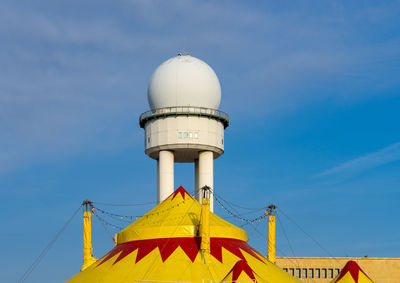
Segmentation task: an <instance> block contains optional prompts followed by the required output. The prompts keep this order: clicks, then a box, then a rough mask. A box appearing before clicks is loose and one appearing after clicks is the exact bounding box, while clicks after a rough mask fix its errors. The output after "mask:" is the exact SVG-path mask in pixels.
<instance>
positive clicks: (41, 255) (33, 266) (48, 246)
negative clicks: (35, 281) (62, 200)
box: [18, 205, 82, 283]
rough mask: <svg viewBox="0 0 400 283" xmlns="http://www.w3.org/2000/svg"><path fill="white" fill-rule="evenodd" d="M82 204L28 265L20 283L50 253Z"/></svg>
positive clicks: (20, 282)
mask: <svg viewBox="0 0 400 283" xmlns="http://www.w3.org/2000/svg"><path fill="white" fill-rule="evenodd" d="M81 207H82V205H80V206H79V207H78V209H77V210H76V211H75V212H74V213H73V214H72V216H71V217H70V218H69V219H68V221H67V222H66V223H65V224H64V226H62V228H61V230H60V231H58V233H57V234H56V235H55V236H54V238H53V239H52V240H51V241H50V242H49V243H48V244H47V246H46V247H45V248H44V249H43V250H42V252H41V253H40V255H39V256H38V257H37V258H36V260H35V261H34V262H33V263H32V264H31V265H30V266H29V267H28V269H27V270H26V271H25V273H24V274H23V275H22V277H21V278H20V279H19V280H18V282H19V283H22V282H24V281H25V280H26V279H27V278H28V277H29V275H30V274H31V273H32V272H33V270H34V269H35V268H36V267H37V266H38V264H39V263H40V261H41V260H42V259H43V258H44V256H45V255H46V254H47V253H48V251H49V250H50V249H51V247H52V246H53V244H54V243H55V242H56V241H57V239H58V238H59V237H60V236H61V234H62V233H63V232H64V230H65V229H66V228H67V226H68V224H69V223H71V221H72V219H73V218H74V217H75V215H76V214H77V213H78V212H79V210H80V209H81Z"/></svg>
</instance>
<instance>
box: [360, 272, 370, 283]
mask: <svg viewBox="0 0 400 283" xmlns="http://www.w3.org/2000/svg"><path fill="white" fill-rule="evenodd" d="M358 283H373V281H372V280H371V279H369V278H368V277H367V276H365V275H364V273H362V272H360V274H359V275H358Z"/></svg>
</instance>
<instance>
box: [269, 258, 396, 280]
mask: <svg viewBox="0 0 400 283" xmlns="http://www.w3.org/2000/svg"><path fill="white" fill-rule="evenodd" d="M349 260H354V261H355V262H357V263H358V265H359V266H360V267H361V269H362V270H363V271H364V272H365V273H366V274H367V275H368V276H369V277H370V278H371V279H372V281H374V282H377V283H389V282H390V283H400V258H378V257H335V258H328V257H277V258H276V265H277V266H279V267H280V268H282V269H283V270H284V271H286V272H288V273H290V274H293V276H295V277H297V278H299V279H300V280H301V281H302V282H305V283H308V282H310V283H311V282H315V283H323V282H324V283H325V282H330V281H332V279H333V278H334V277H336V275H337V274H339V272H340V271H341V270H342V268H343V267H344V265H345V264H346V263H347V262H348V261H349ZM318 274H319V276H318Z"/></svg>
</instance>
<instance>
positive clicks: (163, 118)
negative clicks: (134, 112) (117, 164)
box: [139, 55, 229, 210]
mask: <svg viewBox="0 0 400 283" xmlns="http://www.w3.org/2000/svg"><path fill="white" fill-rule="evenodd" d="M147 95H148V100H149V106H150V110H149V111H146V112H144V113H143V114H141V115H140V117H139V124H140V127H141V128H143V129H144V131H145V137H144V138H145V140H144V144H145V153H146V154H147V155H148V156H149V157H150V158H152V159H155V160H157V200H158V202H161V201H163V200H164V199H165V198H166V197H167V196H169V195H170V194H171V193H172V192H173V190H174V163H175V162H179V163H194V164H195V166H194V167H195V170H194V171H195V172H194V173H195V174H194V175H195V176H194V177H195V178H194V179H195V193H196V197H197V199H198V200H199V201H200V202H201V196H200V195H201V194H200V188H201V187H203V186H208V187H210V188H212V189H213V187H214V186H213V185H214V172H213V171H214V169H213V162H214V161H213V160H214V159H216V158H218V157H220V156H221V155H222V154H223V153H224V130H225V129H226V128H227V127H228V126H229V116H228V114H226V113H225V112H223V111H221V110H218V108H219V104H220V101H221V86H220V83H219V80H218V77H217V75H216V74H215V72H214V70H213V69H212V68H211V67H210V66H209V65H207V64H206V63H205V62H203V61H201V60H199V59H197V58H195V57H192V56H190V55H178V56H176V57H173V58H171V59H169V60H167V61H165V62H164V63H162V64H161V65H160V66H159V67H158V68H157V69H156V70H155V71H154V73H153V75H152V78H151V80H150V83H149V87H148V92H147ZM210 209H211V210H213V198H212V197H211V198H210Z"/></svg>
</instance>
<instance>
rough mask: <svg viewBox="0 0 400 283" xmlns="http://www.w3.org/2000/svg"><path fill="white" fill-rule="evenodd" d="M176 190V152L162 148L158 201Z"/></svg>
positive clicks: (158, 164)
mask: <svg viewBox="0 0 400 283" xmlns="http://www.w3.org/2000/svg"><path fill="white" fill-rule="evenodd" d="M173 192H174V153H173V152H172V151H168V150H161V151H160V152H159V158H158V160H157V202H158V203H160V202H162V201H163V200H165V199H166V198H167V197H168V196H169V195H170V194H172V193H173Z"/></svg>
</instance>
